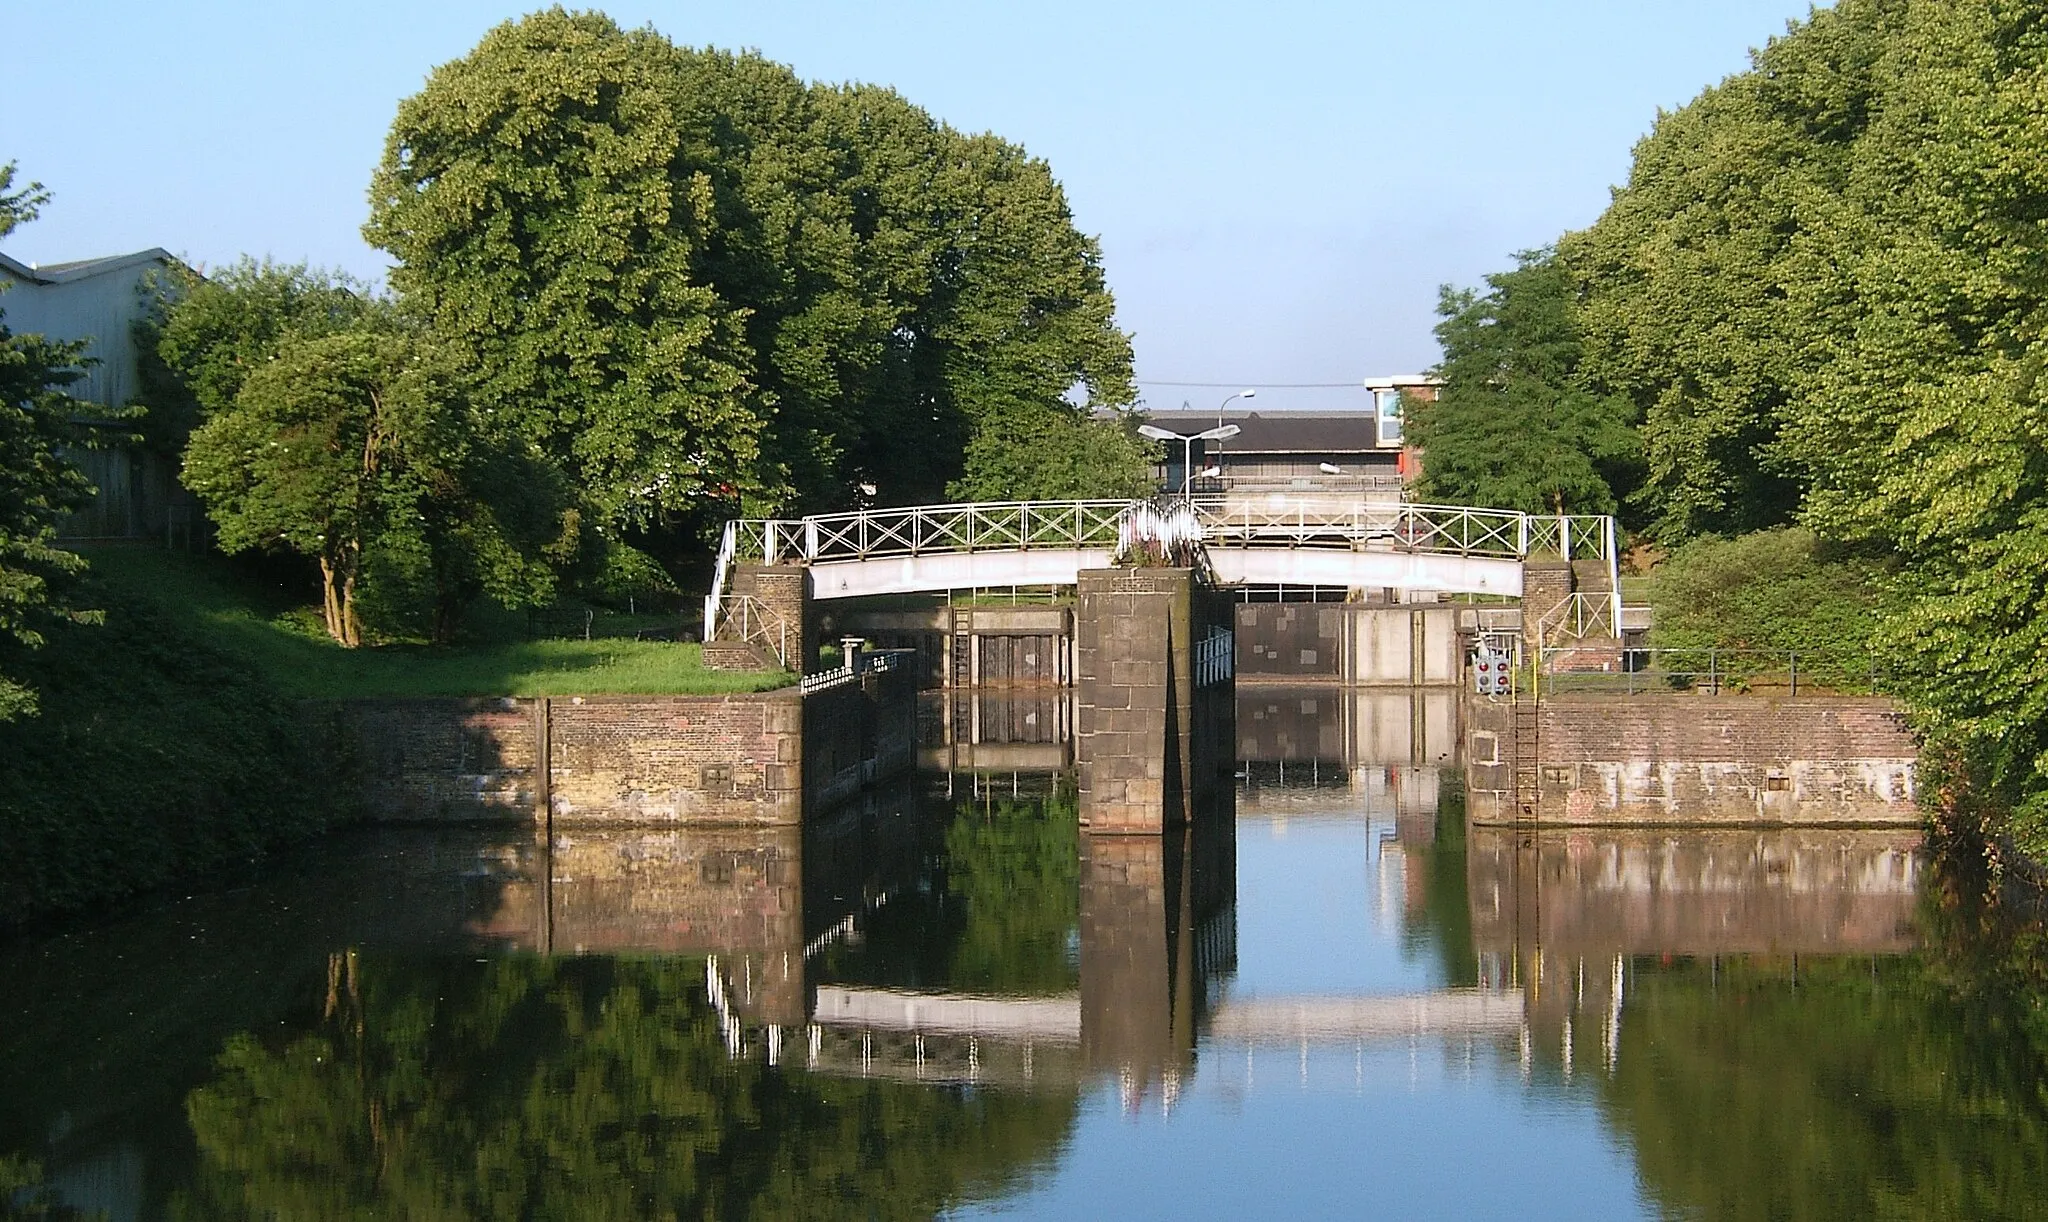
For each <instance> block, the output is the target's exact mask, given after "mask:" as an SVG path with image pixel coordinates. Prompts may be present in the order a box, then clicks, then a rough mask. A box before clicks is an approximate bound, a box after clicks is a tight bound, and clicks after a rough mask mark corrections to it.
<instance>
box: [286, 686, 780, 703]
mask: <svg viewBox="0 0 2048 1222" xmlns="http://www.w3.org/2000/svg"><path fill="white" fill-rule="evenodd" d="M802 698H803V693H802V692H800V691H799V690H798V689H797V686H796V684H794V683H792V684H790V685H788V686H787V687H776V688H770V689H768V690H767V691H764V692H648V693H643V694H640V695H635V694H633V693H630V692H624V693H616V692H615V693H608V694H605V695H583V696H340V697H332V698H326V699H321V698H314V699H311V700H309V701H308V702H307V703H310V704H316V705H344V706H353V705H430V704H469V705H475V706H478V707H485V708H490V707H496V708H502V709H516V708H520V707H522V706H525V705H528V704H531V703H532V702H533V701H535V700H551V701H553V702H554V703H555V705H556V706H557V707H561V706H565V705H567V706H574V705H579V704H687V705H708V704H734V703H750V702H753V701H756V700H790V701H795V700H801V699H802Z"/></svg>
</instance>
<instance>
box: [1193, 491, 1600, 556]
mask: <svg viewBox="0 0 2048 1222" xmlns="http://www.w3.org/2000/svg"><path fill="white" fill-rule="evenodd" d="M1195 512H1196V514H1197V516H1198V517H1199V518H1200V519H1201V521H1202V526H1203V532H1204V534H1205V536H1206V538H1207V541H1208V542H1209V544H1210V546H1212V547H1214V546H1226V547H1228V546H1239V547H1256V546H1271V545H1274V544H1280V545H1284V546H1293V547H1339V548H1356V547H1357V546H1359V545H1361V544H1364V545H1367V546H1372V545H1379V546H1383V547H1387V548H1391V549H1396V550H1403V551H1421V552H1439V553H1451V554H1455V555H1463V556H1498V557H1502V558H1509V559H1518V560H1519V559H1525V558H1527V557H1529V556H1531V555H1541V554H1551V555H1556V556H1559V557H1560V558H1563V559H1567V560H1602V561H1607V560H1611V559H1613V558H1614V554H1615V553H1614V520H1613V519H1612V518H1609V517H1606V516H1604V515H1594V514H1566V515H1563V516H1558V517H1536V516H1533V515H1530V514H1525V513H1519V512H1516V511H1514V510H1510V509H1479V508H1474V507H1472V506H1469V505H1425V504H1417V503H1414V502H1408V501H1392V502H1372V501H1348V502H1347V501H1341V500H1319V499H1316V498H1309V497H1303V498H1288V499H1284V500H1272V501H1259V500H1232V501H1197V502H1196V503H1195Z"/></svg>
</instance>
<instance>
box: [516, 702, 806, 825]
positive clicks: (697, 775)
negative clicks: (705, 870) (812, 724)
mask: <svg viewBox="0 0 2048 1222" xmlns="http://www.w3.org/2000/svg"><path fill="white" fill-rule="evenodd" d="M549 716H550V720H551V723H552V726H553V737H552V742H551V749H550V750H551V757H552V762H553V769H552V773H551V776H552V785H551V790H552V794H553V798H554V812H555V821H556V826H557V827H560V826H561V824H562V821H563V820H571V821H574V820H578V819H598V820H619V819H631V820H646V821H651V822H664V823H674V822H703V823H710V822H717V823H759V824H780V823H788V824H794V823H797V822H800V821H801V820H802V817H803V747H804V744H803V699H802V697H801V696H799V695H798V694H797V693H796V692H795V691H794V690H792V689H784V690H782V691H778V692H758V693H745V694H738V695H731V696H573V697H566V698H561V697H558V698H556V699H554V700H552V701H550V702H549Z"/></svg>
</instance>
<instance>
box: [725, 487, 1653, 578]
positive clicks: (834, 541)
mask: <svg viewBox="0 0 2048 1222" xmlns="http://www.w3.org/2000/svg"><path fill="white" fill-rule="evenodd" d="M1136 503H1142V502H1136ZM1132 504H1134V502H1130V501H1106V500H1095V501H990V502H968V503H960V504H950V505H916V506H910V507H907V508H900V509H864V510H858V511H855V512H851V513H831V514H816V515H813V516H811V517H807V518H790V519H779V518H743V519H739V520H737V521H734V522H732V523H729V524H728V525H729V536H730V538H731V539H732V542H733V545H734V552H733V554H734V555H735V556H742V557H745V558H746V559H750V560H760V561H763V562H765V563H770V564H773V563H776V562H778V561H782V560H790V561H797V562H812V563H815V562H820V561H831V560H866V559H873V558H880V557H888V556H904V555H909V556H915V555H922V554H925V553H930V552H963V551H966V552H971V551H995V550H1001V551H1019V550H1029V549H1031V548H1036V547H1062V548H1073V547H1113V546H1114V545H1115V543H1116V536H1117V528H1118V525H1119V523H1120V522H1121V521H1122V518H1123V515H1124V512H1125V510H1126V509H1128V508H1129V507H1130V506H1131V505H1132ZM1191 506H1192V508H1193V510H1194V513H1195V517H1196V519H1197V521H1199V522H1200V523H1201V525H1202V530H1203V535H1204V538H1205V541H1206V542H1207V543H1208V545H1209V546H1211V547H1216V546H1226V547H1227V546H1241V547H1249V546H1257V545H1261V544H1271V543H1285V544H1288V545H1291V546H1299V547H1340V548H1351V547H1355V546H1356V545H1357V544H1360V543H1367V544H1370V543H1385V544H1387V545H1389V546H1392V547H1395V548H1398V549H1400V550H1413V551H1429V552H1447V553H1455V554H1459V555H1475V556H1497V557H1501V558H1511V559H1523V558H1526V557H1528V556H1530V555H1539V554H1544V553H1550V554H1554V555H1558V556H1560V557H1561V558H1563V559H1567V560H1611V559H1613V558H1614V556H1615V551H1614V539H1615V535H1614V520H1613V519H1612V518H1610V517H1607V516H1604V515H1596V514H1567V515H1563V516H1537V515H1532V514H1525V513H1520V512H1518V511H1515V510H1509V509H1483V508H1475V507H1472V506H1469V505H1424V504H1416V503H1413V502H1396V501H1389V502H1373V501H1318V500H1314V499H1311V498H1298V499H1291V500H1288V501H1286V502H1283V503H1279V504H1274V503H1270V502H1269V503H1261V502H1257V501H1252V502H1246V501H1203V500H1196V501H1193V502H1191ZM720 555H721V557H722V558H723V557H724V556H725V555H726V551H725V548H724V547H723V545H721V548H720Z"/></svg>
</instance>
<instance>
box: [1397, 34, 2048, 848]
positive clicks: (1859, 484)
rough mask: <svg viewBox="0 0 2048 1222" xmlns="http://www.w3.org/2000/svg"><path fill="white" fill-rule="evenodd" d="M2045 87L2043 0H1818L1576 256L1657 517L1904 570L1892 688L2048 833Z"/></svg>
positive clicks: (1582, 367)
mask: <svg viewBox="0 0 2048 1222" xmlns="http://www.w3.org/2000/svg"><path fill="white" fill-rule="evenodd" d="M2043 79H2048V29H2044V28H2043V26H2042V24H2041V22H2040V21H2039V17H2038V14H2037V13H2036V12H2035V11H2034V10H2033V9H2032V8H2031V7H2029V6H2026V5H2020V4H2012V3H2006V2H2004V0H1841V2H1840V3H1838V4H1836V5H1834V6H1832V7H1830V8H1825V9H1817V10H1816V11H1815V12H1814V13H1813V14H1811V16H1810V17H1809V18H1808V19H1807V20H1805V21H1803V22H1800V23H1797V24H1795V25H1793V26H1792V27H1791V28H1790V29H1789V30H1788V32H1787V33H1786V34H1785V35H1784V36H1783V37H1780V38H1777V39H1774V40H1773V41H1772V42H1771V43H1770V44H1769V45H1768V46H1766V47H1764V48H1763V49H1762V50H1760V51H1758V52H1756V53H1755V55H1754V57H1753V65H1752V67H1751V69H1750V70H1749V71H1746V72H1742V73H1738V74H1736V75H1735V76H1732V77H1730V78H1729V79H1727V80H1726V81H1723V82H1722V83H1721V84H1719V85H1717V86H1715V87H1714V88H1712V89H1709V90H1707V91H1706V92H1705V93H1703V94H1701V95H1700V97H1698V98H1697V99H1695V100H1694V101H1693V102H1691V103H1690V104H1688V105H1686V106H1684V107H1681V108H1680V109H1678V110H1677V111H1674V112H1672V113H1670V114H1667V115H1664V116H1662V117H1660V118H1659V120H1658V122H1657V124H1656V127H1655V129H1654V130H1653V131H1652V132H1651V134H1650V135H1649V136H1648V137H1646V138H1645V139H1644V140H1643V141H1642V142H1641V143H1640V144H1639V145H1638V146H1637V147H1636V150H1635V157H1634V163H1633V165H1632V167H1631V169H1630V173H1629V177H1628V181H1627V183H1626V184H1625V185H1624V186H1623V187H1622V188H1621V189H1620V190H1619V191H1618V192H1617V193H1616V195H1615V198H1614V201H1613V203H1612V204H1611V205H1610V206H1609V208H1608V209H1607V210H1606V212H1605V213H1603V214H1602V216H1601V217H1600V219H1599V220H1598V221H1597V222H1596V223H1595V224H1593V225H1592V226H1591V227H1589V228H1588V229H1586V230H1583V231H1580V232H1577V233H1572V234H1567V235H1565V236H1564V237H1563V238H1561V239H1560V240H1559V243H1558V255H1557V262H1558V264H1559V265H1560V266H1561V267H1563V268H1564V269H1565V271H1566V273H1567V274H1568V277H1569V284H1570V316H1571V318H1572V319H1573V320H1574V322H1575V324H1576V326H1577V328H1578V331H1579V334H1580V337H1581V343H1580V353H1581V359H1580V363H1579V365H1578V368H1577V370H1576V375H1575V377H1576V381H1577V383H1578V384H1579V385H1582V386H1584V387H1586V388H1588V389H1589V390H1591V391H1594V392H1596V393H1601V394H1614V395H1620V396H1624V397H1626V398H1627V399H1628V401H1629V402H1631V403H1633V404H1634V405H1635V407H1636V409H1637V410H1638V411H1639V412H1640V414H1641V415H1640V418H1641V420H1642V425H1641V429H1640V433H1641V439H1642V442H1641V444H1642V452H1643V457H1644V462H1645V473H1644V486H1643V488H1642V490H1641V492H1640V493H1639V494H1638V496H1637V498H1636V503H1637V504H1638V505H1639V506H1640V507H1641V508H1642V509H1644V510H1645V511H1646V512H1647V513H1648V515H1649V527H1650V530H1651V533H1652V534H1654V535H1655V536H1656V537H1657V538H1659V539H1660V540H1661V541H1663V542H1666V543H1668V544H1674V545H1678V544H1684V543H1686V542H1687V541H1689V540H1694V539H1699V538H1702V537H1705V536H1710V535H1720V536H1731V535H1739V534H1743V533H1747V532H1754V531H1759V530H1766V529H1770V528H1775V527H1781V526H1786V525H1790V524H1793V523H1795V522H1796V523H1799V524H1801V525H1804V526H1805V527H1807V528H1809V529H1811V530H1812V531H1813V532H1814V534H1815V536H1817V539H1818V541H1819V543H1820V545H1822V546H1824V547H1827V548H1833V549H1847V550H1846V552H1845V554H1854V555H1858V556H1863V557H1867V558H1870V559H1871V560H1872V562H1873V563H1875V564H1876V565H1878V567H1879V568H1881V569H1883V570H1884V571H1886V572H1887V573H1889V574H1891V579H1890V581H1889V583H1888V584H1889V585H1890V587H1891V588H1892V589H1894V590H1896V591H1897V592H1898V597H1897V598H1896V599H1895V600H1892V601H1891V602H1889V603H1887V608H1886V610H1885V611H1884V612H1883V616H1882V628H1881V631H1880V632H1879V633H1878V634H1877V638H1876V639H1877V640H1878V641H1879V642H1880V643H1881V645H1883V646H1884V647H1885V648H1886V649H1887V650H1888V651H1889V652H1890V653H1892V654H1893V655H1894V658H1895V660H1896V662H1897V665H1896V666H1894V667H1892V668H1890V673H1891V674H1892V675H1893V676H1894V683H1895V685H1896V687H1897V690H1899V691H1900V693H1901V694H1903V695H1905V696H1906V697H1907V698H1908V699H1909V701H1910V702H1911V704H1912V707H1913V710H1914V713H1915V716H1916V718H1917V719H1918V722H1919V724H1920V727H1921V729H1922V730H1923V731H1924V732H1925V733H1926V734H1927V735H1928V736H1929V737H1930V739H1931V740H1936V741H1939V742H1940V743H1942V744H1944V746H1945V747H1947V748H1952V749H1954V750H1956V751H1959V752H1961V753H1962V754H1964V755H1965V756H1967V757H1969V758H1971V759H1972V760H1974V761H1975V766H1974V772H1975V774H1976V775H1978V776H1980V777H1982V778H1984V779H1985V781H1986V782H1987V783H1989V784H1991V785H1993V786H1995V787H1996V788H1997V789H1998V790H1999V791H2000V792H2001V793H2002V794H2004V795H2005V796H2006V799H2007V800H2008V801H2010V802H2011V803H2013V804H2014V805H2015V806H2016V807H2017V808H2018V811H2019V816H2020V817H2019V822H2018V823H2017V824H2016V825H2015V827H2016V830H2020V831H2021V832H2022V833H2024V834H2027V835H2029V836H2032V837H2034V843H2036V844H2037V845H2044V846H2048V697H2044V696H2043V695H2042V694H2041V690H2040V688H2039V685H2037V684H2035V683H2034V682H2033V681H2032V672H2033V671H2034V670H2035V669H2036V668H2037V666H2038V659H2039V658H2040V657H2041V656H2042V654H2043V652H2044V651H2048V576H2044V573H2048V550H2044V545H2043V543H2042V539H2043V538H2044V537H2048V529H2044V528H2048V519H2044V518H2043V517H2042V510H2041V509H2040V506H2041V505H2042V503H2043V501H2044V499H2048V393H2044V392H2043V391H2042V390H2041V384H2042V382H2041V378H2040V370H2041V369H2042V368H2043V366H2044V363H2048V347H2044V344H2048V236H2044V229H2043V225H2042V220H2043V217H2044V216H2048V210H2044V208H2043V206H2042V204H2041V201H2042V200H2043V199H2044V198H2048V168H2044V167H2048V136H2044V134H2043V130H2044V129H2043V128H2042V125H2041V124H2040V123H2039V121H2038V111H2039V106H2038V96H2039V89H2040V82H2041V81H2042V80H2043ZM1447 355H1448V344H1447ZM1423 414H1424V415H1425V417H1426V416H1427V411H1426V410H1425V411H1424V413H1423ZM1425 432H1426V425H1425ZM1431 457H1432V462H1434V461H1435V459H1436V454H1435V452H1434V451H1432V456H1431ZM1442 469H1444V470H1446V471H1449V470H1453V469H1454V468H1453V467H1452V466H1451V465H1449V464H1446V465H1445V466H1444V467H1443V468H1442ZM1761 546H1762V548H1763V550H1764V551H1766V552H1767V551H1769V550H1770V547H1771V545H1770V544H1768V543H1766V544H1763V545H1761ZM1787 576H1788V578H1790V580H1789V582H1788V584H1786V585H1785V588H1787V589H1790V588H1793V587H1795V586H1797V585H1798V584H1799V581H1800V580H1804V579H1803V578H1800V577H1799V576H1798V575H1797V574H1788V575H1787ZM1758 588H1761V587H1758ZM1787 613H1788V614H1790V610H1789V609H1788V610H1787ZM1795 618H1796V617H1795Z"/></svg>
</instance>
